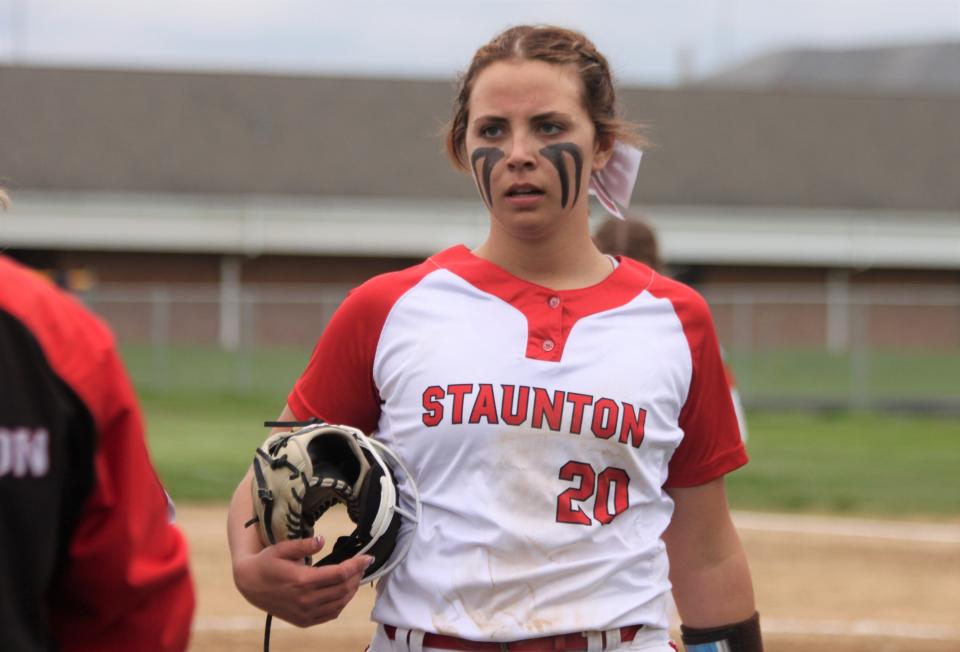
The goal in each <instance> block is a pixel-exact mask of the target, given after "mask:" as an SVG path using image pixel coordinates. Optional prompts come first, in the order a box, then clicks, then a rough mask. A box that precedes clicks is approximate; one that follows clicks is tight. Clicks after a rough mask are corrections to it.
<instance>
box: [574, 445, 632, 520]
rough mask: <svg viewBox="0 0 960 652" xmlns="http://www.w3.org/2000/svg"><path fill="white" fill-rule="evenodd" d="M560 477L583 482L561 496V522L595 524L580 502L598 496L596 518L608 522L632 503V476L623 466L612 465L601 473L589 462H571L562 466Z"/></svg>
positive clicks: (595, 509)
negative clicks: (576, 503) (629, 489)
mask: <svg viewBox="0 0 960 652" xmlns="http://www.w3.org/2000/svg"><path fill="white" fill-rule="evenodd" d="M560 479H561V480H567V481H579V484H578V485H577V486H574V487H570V488H569V489H567V490H566V491H564V492H563V493H561V494H560V495H559V496H557V522H558V523H575V524H577V525H592V524H593V521H592V520H590V517H589V516H588V515H587V513H586V512H584V511H583V508H582V507H580V506H579V505H575V504H574V501H576V502H578V503H579V502H585V501H587V500H589V499H590V497H591V496H593V497H594V500H593V518H594V519H596V520H597V521H598V522H599V523H600V524H601V525H606V524H607V523H609V522H610V521H612V520H613V519H614V517H616V515H617V514H620V513H622V512H623V511H624V510H626V509H627V507H628V506H629V504H630V498H629V495H628V494H627V488H628V487H629V485H630V476H628V475H627V472H626V471H624V470H623V469H618V468H616V467H614V466H608V467H607V468H605V469H604V470H602V471H600V473H597V472H596V471H594V470H593V467H592V466H590V465H589V464H587V463H586V462H574V461H572V460H571V461H570V462H567V463H566V464H564V465H563V466H562V467H561V468H560Z"/></svg>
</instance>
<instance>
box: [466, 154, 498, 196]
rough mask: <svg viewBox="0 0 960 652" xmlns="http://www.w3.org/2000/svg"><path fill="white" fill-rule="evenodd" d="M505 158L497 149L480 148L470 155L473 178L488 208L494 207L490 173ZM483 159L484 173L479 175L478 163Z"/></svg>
mask: <svg viewBox="0 0 960 652" xmlns="http://www.w3.org/2000/svg"><path fill="white" fill-rule="evenodd" d="M504 156H505V154H504V153H503V150H502V149H498V148H496V147H478V148H477V149H475V150H473V154H471V155H470V165H471V167H472V168H473V176H474V177H475V178H476V179H477V183H478V184H479V185H480V196H481V197H482V198H483V200H484V201H485V202H486V204H487V208H492V207H493V189H492V188H491V187H490V172H491V171H492V170H493V166H494V165H496V164H497V162H498V161H499V160H500V159H502V158H503V157H504ZM480 159H483V172H482V173H481V174H477V161H479V160H480Z"/></svg>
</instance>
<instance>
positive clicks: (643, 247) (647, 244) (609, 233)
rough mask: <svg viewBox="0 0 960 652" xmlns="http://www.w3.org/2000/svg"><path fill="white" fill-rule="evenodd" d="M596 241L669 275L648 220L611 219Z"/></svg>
mask: <svg viewBox="0 0 960 652" xmlns="http://www.w3.org/2000/svg"><path fill="white" fill-rule="evenodd" d="M593 241H594V243H596V245H597V249H599V250H600V251H602V252H603V253H605V254H607V255H608V256H627V257H628V258H632V259H633V260H635V261H637V262H640V263H643V264H644V265H647V266H648V267H650V268H651V269H652V270H653V271H655V272H657V273H658V274H665V273H666V272H665V266H664V264H663V258H662V257H661V256H660V243H659V240H658V239H657V232H656V231H654V229H653V226H651V224H650V223H649V222H647V220H645V219H641V218H638V217H634V216H632V215H629V214H628V215H626V216H625V217H624V219H619V218H615V217H609V218H607V219H606V220H604V221H603V222H602V223H601V224H600V226H598V227H597V230H596V231H595V232H594V234H593ZM720 353H721V355H723V368H724V371H725V372H726V375H727V383H728V384H729V385H730V398H731V399H733V407H734V409H735V410H736V412H737V425H739V426H740V437H741V438H742V439H743V441H747V418H746V413H745V412H744V410H743V402H742V401H741V400H740V392H739V390H737V380H736V376H734V375H733V369H731V368H730V363H729V362H728V361H727V356H726V354H725V353H724V352H723V349H722V348H721V350H720Z"/></svg>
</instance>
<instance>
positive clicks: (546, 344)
mask: <svg viewBox="0 0 960 652" xmlns="http://www.w3.org/2000/svg"><path fill="white" fill-rule="evenodd" d="M543 350H544V351H553V340H544V341H543Z"/></svg>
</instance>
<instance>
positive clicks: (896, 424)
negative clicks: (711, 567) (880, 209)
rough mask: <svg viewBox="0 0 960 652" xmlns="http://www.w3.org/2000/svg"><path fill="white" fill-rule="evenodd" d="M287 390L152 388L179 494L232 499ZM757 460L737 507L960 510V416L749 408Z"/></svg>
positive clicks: (154, 425)
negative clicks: (265, 423)
mask: <svg viewBox="0 0 960 652" xmlns="http://www.w3.org/2000/svg"><path fill="white" fill-rule="evenodd" d="M283 402H284V399H283V394H282V393H279V394H278V393H276V392H274V393H272V394H257V395H246V396H244V395H226V394H216V393H201V394H196V393H193V394H184V395H180V396H177V395H170V394H157V393H154V392H149V391H146V392H143V394H142V403H143V406H144V410H145V412H146V416H147V422H148V428H149V437H150V446H151V449H152V453H153V457H154V461H155V463H156V465H157V468H158V470H159V472H160V475H161V477H162V478H163V480H164V482H165V483H166V485H167V488H168V490H169V491H170V492H171V494H172V495H173V496H174V497H175V499H177V500H178V501H222V500H226V499H227V498H228V497H229V496H230V493H231V492H232V490H233V487H234V486H235V485H236V482H237V481H238V480H239V478H240V476H241V475H242V474H243V472H244V470H245V469H246V467H247V465H248V464H249V463H250V460H251V459H252V454H253V450H254V448H255V447H256V446H257V445H258V444H259V443H260V442H261V441H262V440H263V438H264V436H265V435H266V430H265V429H263V428H258V424H260V423H262V422H263V421H264V420H265V419H272V418H274V417H276V415H277V413H278V412H279V410H280V408H281V407H282V405H283ZM749 425H750V441H749V444H748V450H749V453H750V456H751V463H750V464H748V465H747V466H746V467H744V468H743V469H741V470H739V471H737V472H736V473H733V474H732V475H731V476H730V477H729V478H728V488H729V494H730V501H731V504H732V505H733V507H734V508H735V509H752V510H768V511H810V512H826V513H837V512H842V513H857V514H872V515H884V516H915V515H928V516H942V517H958V516H960V473H957V469H958V468H960V418H946V417H922V416H906V415H895V416H890V415H881V414H869V413H852V412H848V413H831V414H819V415H818V414H803V413H791V412H781V413H763V412H753V413H751V414H750V415H749Z"/></svg>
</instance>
